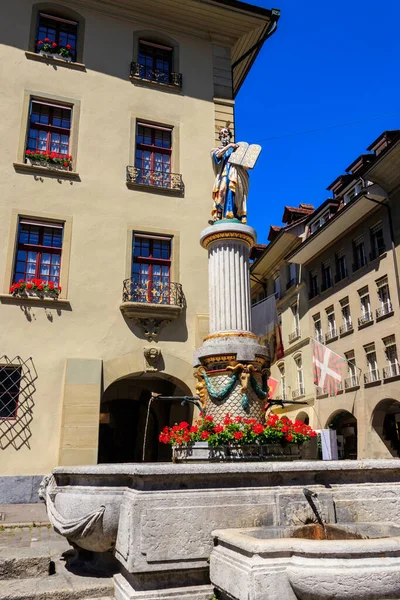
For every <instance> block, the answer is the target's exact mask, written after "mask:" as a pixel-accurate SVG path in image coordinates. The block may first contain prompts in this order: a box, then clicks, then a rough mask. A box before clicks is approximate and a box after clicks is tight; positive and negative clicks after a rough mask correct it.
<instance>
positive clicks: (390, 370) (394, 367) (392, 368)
mask: <svg viewBox="0 0 400 600" xmlns="http://www.w3.org/2000/svg"><path fill="white" fill-rule="evenodd" d="M398 375H400V367H399V365H398V363H393V364H391V365H389V366H388V367H384V368H383V379H390V377H397V376H398Z"/></svg>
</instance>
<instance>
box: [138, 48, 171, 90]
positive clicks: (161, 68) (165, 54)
mask: <svg viewBox="0 0 400 600" xmlns="http://www.w3.org/2000/svg"><path fill="white" fill-rule="evenodd" d="M172 52H173V50H172V48H171V47H169V46H163V45H161V44H155V43H153V42H147V41H146V40H140V41H139V53H138V63H139V65H140V76H141V77H142V78H143V79H147V80H149V81H158V82H160V83H170V79H171V71H172Z"/></svg>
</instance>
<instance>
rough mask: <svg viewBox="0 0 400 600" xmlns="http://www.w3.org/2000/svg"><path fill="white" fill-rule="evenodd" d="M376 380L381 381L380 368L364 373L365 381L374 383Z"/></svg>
mask: <svg viewBox="0 0 400 600" xmlns="http://www.w3.org/2000/svg"><path fill="white" fill-rule="evenodd" d="M374 381H380V375H379V370H378V369H373V370H372V371H370V372H369V373H365V375H364V383H373V382H374Z"/></svg>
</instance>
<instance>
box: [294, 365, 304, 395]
mask: <svg viewBox="0 0 400 600" xmlns="http://www.w3.org/2000/svg"><path fill="white" fill-rule="evenodd" d="M294 362H295V364H296V374H297V387H298V389H297V390H296V391H295V392H293V396H294V397H298V396H303V395H304V374H303V361H302V358H301V356H297V357H296V358H295V359H294Z"/></svg>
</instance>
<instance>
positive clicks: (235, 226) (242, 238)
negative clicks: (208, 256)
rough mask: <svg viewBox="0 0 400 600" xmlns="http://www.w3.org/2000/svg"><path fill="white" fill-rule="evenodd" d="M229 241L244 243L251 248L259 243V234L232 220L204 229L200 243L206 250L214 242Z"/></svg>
mask: <svg viewBox="0 0 400 600" xmlns="http://www.w3.org/2000/svg"><path fill="white" fill-rule="evenodd" d="M228 240H229V241H236V242H243V243H245V244H246V245H247V246H248V247H249V248H251V247H252V246H254V244H255V243H256V241H257V234H256V231H255V230H254V229H253V228H252V227H250V226H249V225H243V224H242V223H239V222H236V221H234V220H231V219H224V220H222V221H216V222H215V223H214V224H213V225H210V226H209V227H206V228H205V229H203V231H202V232H201V234H200V243H201V245H202V246H203V248H206V249H208V248H209V246H210V244H212V243H213V242H220V241H228Z"/></svg>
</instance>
